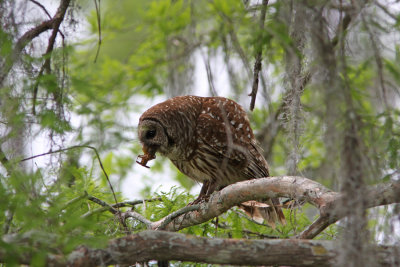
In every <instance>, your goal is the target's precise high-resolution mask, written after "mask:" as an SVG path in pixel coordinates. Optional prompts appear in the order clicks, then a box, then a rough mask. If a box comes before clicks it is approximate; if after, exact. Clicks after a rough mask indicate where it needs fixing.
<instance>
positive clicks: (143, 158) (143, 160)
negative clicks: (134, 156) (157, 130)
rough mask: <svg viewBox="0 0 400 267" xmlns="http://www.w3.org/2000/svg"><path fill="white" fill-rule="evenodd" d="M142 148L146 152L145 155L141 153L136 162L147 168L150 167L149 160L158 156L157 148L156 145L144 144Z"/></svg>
mask: <svg viewBox="0 0 400 267" xmlns="http://www.w3.org/2000/svg"><path fill="white" fill-rule="evenodd" d="M142 150H143V152H144V155H139V156H138V159H140V161H139V160H136V163H138V164H140V165H142V166H143V167H146V168H150V167H149V166H147V165H146V164H147V162H149V161H150V160H153V159H155V158H156V150H157V149H156V148H155V147H150V148H149V147H147V146H146V145H143V147H142Z"/></svg>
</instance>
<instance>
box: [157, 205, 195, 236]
mask: <svg viewBox="0 0 400 267" xmlns="http://www.w3.org/2000/svg"><path fill="white" fill-rule="evenodd" d="M199 209H200V205H192V206H186V207H184V208H182V209H179V210H177V211H174V212H172V213H171V214H169V215H168V216H167V217H165V218H164V219H163V222H162V223H161V224H160V226H158V227H157V230H163V229H164V227H165V226H167V225H168V224H169V223H170V222H172V220H173V219H175V218H176V217H178V216H180V215H182V214H185V213H187V212H189V211H194V210H199Z"/></svg>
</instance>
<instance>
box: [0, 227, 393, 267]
mask: <svg viewBox="0 0 400 267" xmlns="http://www.w3.org/2000/svg"><path fill="white" fill-rule="evenodd" d="M340 249H341V248H340V245H339V244H338V243H336V241H326V240H293V239H274V240H268V239H267V240H248V239H223V238H212V239H211V238H204V237H194V236H189V235H184V234H180V233H172V232H165V231H143V232H140V233H138V234H135V235H129V236H126V237H122V238H118V239H114V240H112V241H111V242H110V243H109V244H108V246H107V247H106V248H104V249H91V248H88V247H85V246H81V247H79V248H78V249H76V250H75V251H73V252H72V253H71V254H70V255H69V256H68V257H67V259H66V260H65V259H64V258H63V257H61V256H58V255H48V258H47V265H48V266H66V265H67V266H105V265H116V264H121V265H133V264H135V263H136V262H146V261H149V260H179V261H190V262H202V263H212V264H231V265H268V266H269V265H279V266H281V265H290V266H337V262H338V261H337V260H338V255H339V252H340ZM373 249H374V250H375V251H374V254H375V255H376V259H377V260H378V262H379V264H380V266H385V265H386V266H398V264H399V263H400V262H399V248H396V247H389V246H376V247H374V248H373ZM3 256H4V255H3ZM1 257H2V252H1V251H0V260H1ZM21 260H23V262H19V263H27V264H29V260H30V258H29V255H26V256H25V257H23V258H21Z"/></svg>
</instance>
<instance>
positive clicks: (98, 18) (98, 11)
mask: <svg viewBox="0 0 400 267" xmlns="http://www.w3.org/2000/svg"><path fill="white" fill-rule="evenodd" d="M93 1H94V5H95V7H96V19H97V28H98V32H99V41H98V43H97V51H96V56H95V58H94V63H96V61H97V58H98V56H99V53H100V46H101V39H102V37H101V13H100V12H101V10H100V0H93ZM97 1H98V2H99V3H97Z"/></svg>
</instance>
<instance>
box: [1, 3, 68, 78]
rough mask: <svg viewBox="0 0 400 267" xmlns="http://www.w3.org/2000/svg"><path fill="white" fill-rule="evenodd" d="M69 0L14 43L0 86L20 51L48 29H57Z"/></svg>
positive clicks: (2, 72) (2, 73)
mask: <svg viewBox="0 0 400 267" xmlns="http://www.w3.org/2000/svg"><path fill="white" fill-rule="evenodd" d="M70 2H71V0H62V1H61V2H60V5H59V7H58V9H57V12H56V14H55V15H54V17H53V18H51V19H49V20H46V21H44V22H42V23H41V24H39V25H38V26H36V27H34V28H32V29H30V30H29V31H27V32H25V33H24V34H23V35H22V36H21V37H20V38H19V39H18V41H17V42H16V44H15V46H14V49H13V51H12V53H10V54H9V55H8V56H7V58H6V64H5V66H4V69H3V70H2V71H1V74H0V86H2V84H3V82H4V80H5V78H6V77H7V75H8V73H9V72H10V71H11V69H12V67H13V65H14V62H16V61H17V59H18V58H19V57H20V54H21V51H22V50H23V49H24V48H25V46H26V45H27V44H28V43H29V42H31V41H32V40H33V39H35V38H36V37H38V36H39V35H40V34H42V33H43V32H45V31H47V30H50V29H57V30H56V32H57V31H58V28H59V26H60V24H61V22H62V21H63V19H64V16H65V13H66V11H67V9H68V6H69V4H70Z"/></svg>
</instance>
